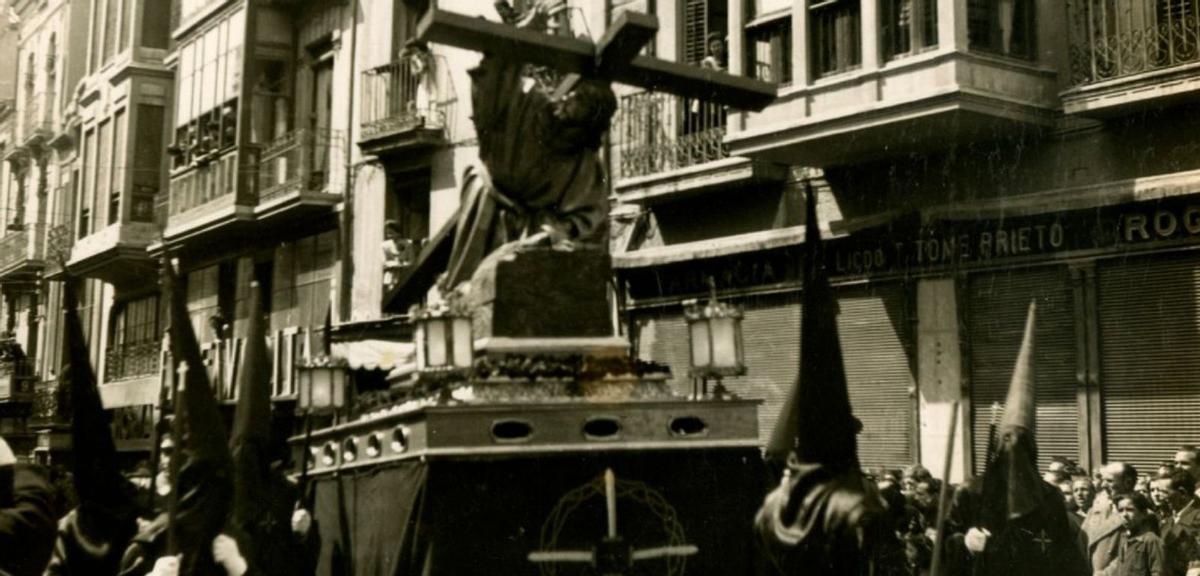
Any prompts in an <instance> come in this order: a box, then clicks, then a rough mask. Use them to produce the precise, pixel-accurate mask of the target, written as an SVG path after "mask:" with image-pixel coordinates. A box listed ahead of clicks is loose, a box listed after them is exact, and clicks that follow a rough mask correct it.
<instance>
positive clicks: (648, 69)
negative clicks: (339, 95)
mask: <svg viewBox="0 0 1200 576" xmlns="http://www.w3.org/2000/svg"><path fill="white" fill-rule="evenodd" d="M657 32H658V19H656V18H655V17H653V16H650V15H647V14H641V13H638V12H624V13H622V14H621V16H619V17H618V18H617V20H616V22H614V23H613V25H612V26H611V27H609V29H608V31H607V32H605V34H604V37H602V38H601V39H600V41H599V42H597V43H595V44H593V43H592V42H589V41H587V40H583V39H579V38H568V37H565V36H554V35H551V34H543V33H540V32H536V31H532V30H525V29H521V28H517V27H515V26H512V25H510V24H503V23H500V22H493V21H490V20H486V19H484V18H475V17H470V16H465V15H463V14H458V13H455V12H450V11H446V10H437V9H431V10H429V12H428V13H426V14H425V16H424V17H423V18H421V22H420V24H419V25H418V26H417V37H418V38H419V39H420V40H421V41H424V42H432V43H437V44H445V45H447V46H454V47H456V48H462V49H465V50H471V51H475V52H493V53H498V54H505V55H506V56H507V57H509V58H512V59H513V60H517V61H520V62H527V63H530V64H538V65H542V66H547V67H550V68H553V69H555V70H558V71H559V72H563V73H565V74H568V75H577V76H587V77H600V78H606V79H608V80H611V81H613V82H619V83H621V84H628V85H631V86H637V87H640V88H646V89H651V90H656V91H660V92H669V93H671V94H676V95H679V96H686V97H691V98H700V99H703V100H705V101H707V102H712V103H714V104H725V105H727V106H730V107H732V108H736V109H738V110H751V111H758V110H762V109H763V108H765V107H766V106H767V104H770V103H771V101H772V100H774V99H775V85H774V84H769V83H767V82H763V81H761V80H756V79H753V78H746V77H744V76H735V75H733V74H728V73H726V72H722V71H720V70H712V69H709V68H701V67H700V66H692V65H689V64H680V63H678V62H670V61H667V60H661V59H659V58H652V57H649V56H641V55H639V54H638V52H639V51H641V49H642V47H644V46H645V45H646V44H648V43H649V42H650V41H651V40H653V39H654V35H655V33H657ZM566 82H568V83H570V82H571V77H570V76H568V79H567V81H566ZM562 91H563V90H561V89H560V92H562Z"/></svg>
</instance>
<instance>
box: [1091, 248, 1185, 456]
mask: <svg viewBox="0 0 1200 576" xmlns="http://www.w3.org/2000/svg"><path fill="white" fill-rule="evenodd" d="M1097 275H1098V277H1099V284H1100V290H1099V304H1100V360H1101V363H1100V369H1101V372H1100V378H1101V387H1102V397H1103V409H1104V456H1105V460H1106V461H1122V462H1129V463H1132V464H1133V465H1135V466H1136V467H1138V468H1139V469H1141V471H1142V472H1152V471H1153V470H1154V469H1155V468H1156V467H1157V464H1158V463H1159V462H1162V461H1163V460H1170V459H1171V457H1172V456H1173V455H1174V453H1175V450H1176V449H1177V448H1178V447H1179V446H1181V445H1183V444H1195V443H1197V442H1200V313H1198V309H1200V266H1198V262H1197V260H1196V257H1195V256H1194V255H1193V256H1187V257H1183V258H1170V259H1158V260H1152V259H1134V260H1119V261H1115V262H1112V263H1111V264H1109V265H1104V266H1100V267H1099V268H1098V270H1097Z"/></svg>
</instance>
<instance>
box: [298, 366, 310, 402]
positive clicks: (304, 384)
mask: <svg viewBox="0 0 1200 576" xmlns="http://www.w3.org/2000/svg"><path fill="white" fill-rule="evenodd" d="M296 384H297V385H298V387H299V389H300V397H299V398H297V399H296V404H297V405H298V406H299V407H300V408H301V409H303V410H308V409H311V408H312V376H311V375H310V374H309V371H308V369H307V368H299V369H297V370H296Z"/></svg>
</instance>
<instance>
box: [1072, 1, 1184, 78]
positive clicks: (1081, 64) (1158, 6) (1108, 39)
mask: <svg viewBox="0 0 1200 576" xmlns="http://www.w3.org/2000/svg"><path fill="white" fill-rule="evenodd" d="M1067 10H1068V15H1069V19H1070V23H1071V51H1070V55H1071V80H1072V84H1074V85H1085V84H1091V83H1095V82H1102V81H1105V80H1112V79H1114V78H1121V77H1125V76H1132V75H1135V74H1141V73H1143V72H1151V71H1154V70H1161V69H1166V68H1172V67H1175V66H1181V65H1184V64H1192V63H1196V62H1200V0H1171V1H1169V2H1166V1H1161V0H1069V1H1068V3H1067Z"/></svg>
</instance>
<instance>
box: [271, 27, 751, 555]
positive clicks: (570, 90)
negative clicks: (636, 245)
mask: <svg viewBox="0 0 1200 576" xmlns="http://www.w3.org/2000/svg"><path fill="white" fill-rule="evenodd" d="M538 16H539V15H537V14H535V15H534V17H533V18H515V19H514V21H511V22H507V23H497V22H491V21H488V20H486V19H482V18H469V17H465V16H462V15H457V14H453V13H449V12H445V11H442V10H437V9H435V10H431V11H430V12H429V13H427V14H426V16H425V18H423V20H422V22H421V25H420V27H419V35H420V37H421V38H422V39H423V40H425V41H428V42H437V43H443V44H449V45H453V46H455V47H458V48H465V49H469V50H476V51H480V52H484V53H489V52H496V51H499V52H502V53H503V54H504V55H505V56H504V58H503V59H498V58H491V59H489V58H488V57H485V58H484V62H483V63H482V64H481V65H480V68H479V69H478V70H477V71H476V72H474V73H473V75H472V76H473V81H474V82H475V83H476V85H477V86H476V89H475V90H474V93H475V94H477V96H476V97H475V99H474V101H473V104H474V107H473V119H474V121H475V123H476V125H477V128H478V126H479V125H481V123H482V125H483V126H486V127H487V131H486V133H482V132H481V137H480V141H481V143H480V150H481V153H480V156H481V160H482V164H483V165H484V166H485V168H479V170H483V171H484V172H485V173H486V174H487V175H489V176H490V177H488V176H485V177H472V176H471V173H470V172H469V173H468V176H467V177H466V178H465V179H464V184H463V186H464V191H463V195H462V197H463V198H464V201H463V206H462V207H461V208H460V216H459V220H458V230H457V232H456V234H455V235H454V249H453V252H452V253H451V256H450V258H449V262H448V263H447V265H446V266H447V268H446V269H447V274H448V277H449V279H450V281H449V282H448V284H447V285H448V286H454V287H455V289H453V290H447V292H448V293H449V296H448V297H446V298H445V299H444V300H443V301H442V302H440V303H438V304H436V305H433V306H431V307H428V308H421V309H416V310H414V311H413V313H412V316H411V319H412V321H413V324H414V325H415V335H416V337H415V349H416V354H415V356H416V361H415V363H414V365H413V366H412V367H411V369H409V370H402V371H398V372H395V373H393V374H392V376H391V378H390V380H391V381H392V382H393V384H392V386H391V387H390V388H389V389H388V391H387V392H388V394H390V395H391V397H389V398H388V400H387V401H385V402H376V404H375V405H374V406H373V407H372V409H370V410H357V412H358V415H357V417H355V418H353V419H350V420H349V421H345V422H338V423H336V424H335V425H332V426H329V427H322V428H319V429H316V430H312V429H309V430H308V431H307V432H306V433H305V434H302V435H299V436H296V437H294V438H292V439H291V445H292V450H293V456H294V459H293V461H294V462H296V463H298V464H299V465H300V470H298V471H297V476H298V477H299V478H300V479H301V481H302V483H303V484H305V485H311V487H312V488H311V493H312V495H313V496H312V497H311V502H312V503H311V505H312V509H313V513H314V517H315V519H316V521H317V525H318V527H319V530H320V536H321V540H322V550H321V556H320V561H319V570H318V573H319V574H455V575H465V574H489V575H492V574H585V573H586V574H614V575H615V574H671V575H680V574H685V573H687V574H735V573H746V572H748V571H752V570H753V566H754V565H755V563H756V560H755V558H756V554H755V551H754V544H753V542H752V538H751V534H752V532H751V530H750V526H751V523H752V520H753V517H754V513H755V511H756V510H757V508H758V506H759V505H760V504H761V502H762V496H763V494H765V492H766V490H767V488H768V486H767V485H766V476H765V474H764V473H763V465H762V458H761V453H760V448H759V439H758V418H757V407H758V406H757V404H758V403H757V401H750V400H742V399H737V398H735V397H732V396H731V395H729V394H728V393H727V392H726V391H725V390H724V389H723V387H722V386H721V385H720V379H721V378H722V377H726V376H733V375H738V374H741V373H743V372H744V366H743V363H742V353H741V337H740V322H741V317H740V312H739V311H738V310H737V309H736V308H733V307H729V306H726V305H723V304H721V303H718V302H716V300H715V296H714V298H713V300H711V301H708V302H696V303H693V304H692V305H691V307H690V308H689V314H688V319H689V324H690V330H689V333H690V335H691V339H690V345H691V349H692V355H691V358H692V362H691V364H692V365H691V366H690V367H689V368H688V369H689V374H690V376H691V377H692V379H693V382H695V386H694V389H693V390H691V391H679V390H676V389H674V388H673V387H672V386H671V385H670V383H669V374H670V370H671V369H676V370H679V369H681V368H683V367H678V366H675V367H667V366H662V365H658V364H654V363H650V362H643V361H640V360H638V359H636V358H635V357H634V356H633V355H632V354H631V351H630V343H629V341H628V340H627V339H626V338H624V337H620V336H617V335H616V334H615V331H614V327H613V325H614V322H613V315H612V311H611V306H610V302H609V293H608V288H607V287H608V286H609V284H610V283H611V281H612V271H611V262H610V259H609V256H608V255H607V253H606V252H604V251H603V250H600V249H595V248H591V247H589V240H599V242H593V243H592V244H591V245H592V246H594V245H595V244H597V243H600V244H602V243H604V242H606V241H607V239H606V238H605V237H604V235H603V234H604V232H603V231H604V227H603V226H598V228H599V232H598V233H597V235H598V236H599V238H596V237H590V238H589V237H588V236H587V233H585V232H579V230H580V228H581V227H580V226H578V225H574V224H573V225H572V226H570V227H564V229H568V228H569V230H572V231H574V236H572V235H571V234H556V233H555V232H556V231H555V230H550V231H549V233H548V234H547V233H543V234H540V235H539V234H534V235H533V239H531V238H530V233H531V232H538V231H539V230H538V229H537V228H536V227H535V226H536V225H537V224H538V223H539V222H540V221H541V220H539V222H534V220H535V218H532V217H530V216H529V215H530V214H537V215H539V216H541V215H542V214H548V215H549V219H550V221H551V223H552V224H553V222H554V221H555V219H557V220H558V221H567V220H568V219H569V218H571V217H573V216H572V215H571V214H566V213H563V212H561V210H562V204H564V203H567V201H565V200H563V201H558V203H557V204H550V205H542V204H539V202H542V200H543V198H542V196H554V197H556V198H560V199H561V198H567V197H569V198H570V199H571V200H570V204H572V205H573V206H585V207H588V206H590V207H594V208H595V214H599V215H600V218H599V219H598V221H599V222H600V223H602V222H603V220H604V219H605V218H606V217H607V202H608V199H607V190H606V189H605V187H604V186H603V179H602V177H601V178H575V179H571V178H566V179H557V178H553V177H551V176H553V172H554V171H555V170H557V169H560V168H562V169H564V170H565V172H566V173H570V174H576V175H578V174H596V175H599V174H600V172H599V171H598V170H599V169H598V168H597V167H598V166H599V163H598V161H597V160H596V151H595V146H594V145H584V146H575V145H576V144H578V143H577V142H570V141H567V142H556V143H555V145H556V146H558V147H557V148H555V150H554V151H553V152H554V158H553V159H552V160H550V161H547V162H544V163H543V164H542V165H539V166H540V167H539V169H538V170H529V169H528V168H529V167H528V166H527V165H520V163H521V162H529V161H530V160H529V159H530V158H544V157H546V156H547V155H550V151H542V150H537V149H530V150H525V149H521V150H513V149H512V148H511V147H514V146H515V147H536V146H538V145H539V142H538V141H537V139H536V138H530V137H529V134H530V132H529V130H531V129H532V130H536V129H538V128H542V127H544V126H542V125H534V126H526V125H523V124H515V123H514V122H516V121H519V120H521V119H529V118H538V117H539V115H547V116H544V117H543V118H542V120H544V121H547V122H556V121H562V120H564V119H563V118H561V117H560V113H562V112H563V109H560V108H553V107H552V106H551V105H550V104H549V103H550V102H552V101H554V102H557V101H561V99H563V98H565V99H571V98H576V99H577V100H576V101H577V102H578V106H581V107H587V106H592V105H600V106H603V100H605V98H604V92H606V91H607V92H608V93H609V96H611V88H609V86H610V84H611V83H612V82H622V83H626V84H634V85H639V86H650V85H653V86H656V87H657V88H658V89H660V90H666V91H674V92H679V93H682V94H701V93H702V94H704V95H705V96H706V97H707V98H709V99H712V100H715V101H720V102H722V103H725V104H733V103H736V104H738V105H739V106H740V107H742V108H751V109H756V108H761V107H762V106H764V105H765V104H766V103H767V102H769V100H770V99H771V98H772V97H773V94H774V89H773V87H771V86H768V85H765V84H763V83H761V82H758V81H755V80H752V79H748V78H740V77H733V76H729V75H727V74H724V73H722V72H719V71H714V70H704V69H700V68H696V67H692V66H685V65H681V64H676V63H672V62H665V61H661V60H657V59H654V58H648V57H645V56H639V55H638V53H639V51H640V50H641V48H642V47H643V46H644V45H645V43H646V42H647V41H649V40H650V39H651V38H653V36H654V33H655V31H656V30H657V22H656V21H655V20H654V18H652V17H650V16H646V15H642V14H634V13H626V14H624V15H623V16H622V17H621V18H620V19H618V20H617V21H616V22H615V23H614V24H613V26H612V27H611V28H610V29H609V30H608V32H607V33H606V34H605V36H604V37H603V38H602V39H601V40H600V41H598V42H597V43H595V44H593V43H592V42H590V41H588V40H585V39H581V38H574V37H566V36H562V35H552V34H550V33H547V31H546V29H545V28H546V27H543V29H540V30H539V29H534V28H536V27H523V26H519V25H516V24H514V22H515V21H516V20H520V21H522V22H537V20H538ZM541 16H548V17H549V16H551V15H541ZM549 28H551V29H552V28H554V27H552V26H551V27H549ZM527 65H537V66H542V67H545V68H546V69H548V70H552V71H553V72H554V73H556V74H558V75H560V76H558V78H559V79H560V83H559V84H558V85H557V86H545V87H543V88H544V89H545V95H539V94H538V92H537V90H538V89H535V90H532V91H530V90H526V89H524V88H522V84H521V82H520V81H519V78H518V76H517V73H518V72H522V73H523V68H522V67H523V66H527ZM542 76H543V77H544V76H545V75H544V74H543V75H542ZM549 94H556V96H554V98H556V100H550V99H549V98H550V96H549ZM557 95H563V96H557ZM597 103H599V104H597ZM512 110H527V111H528V113H527V114H515V113H512V112H511V111H512ZM570 112H571V109H568V110H567V112H566V113H567V114H569V113H570ZM549 114H554V116H553V117H551V116H548V115H549ZM608 114H609V115H611V111H609V112H608ZM589 118H590V117H589ZM566 120H571V119H570V118H567V119H566ZM525 121H527V120H525ZM602 124H603V125H599V124H593V125H587V126H585V128H586V129H588V130H593V131H597V130H598V131H599V132H600V133H602V132H603V131H604V130H606V129H607V127H608V118H604V119H603V123H602ZM574 126H575V129H578V125H574ZM563 132H564V131H553V132H552V134H559V133H563ZM565 132H566V133H568V134H570V131H565ZM592 135H594V136H598V134H592ZM564 145H565V146H566V147H567V148H566V149H569V150H570V153H564V152H563V150H564V149H565V148H564ZM571 146H575V147H573V148H572V147H571ZM555 162H558V163H561V164H562V166H559V165H557V164H555ZM589 170H590V171H592V172H589ZM546 172H550V173H551V174H549V175H548V176H547V175H546V174H544V173H546ZM493 182H495V185H493ZM564 182H565V183H564ZM546 186H558V188H546ZM543 192H545V194H542V193H543ZM538 194H541V196H538ZM556 210H560V212H555V211H556ZM506 213H507V215H505V214H506ZM497 215H499V216H497ZM513 221H522V222H523V223H522V224H520V225H519V227H518V228H523V229H518V228H514V229H511V230H503V231H502V232H501V233H500V236H502V237H506V238H525V240H522V241H518V242H510V243H507V244H503V245H502V246H495V245H492V244H491V243H492V241H493V240H492V239H493V238H495V237H496V232H495V230H496V229H497V228H501V229H503V228H504V227H506V226H512V224H511V222H513ZM596 223H597V222H596V220H593V222H592V224H596ZM531 228H532V230H531ZM541 228H542V231H543V232H544V231H545V229H546V228H547V226H545V225H542V227H541ZM558 232H562V230H559V231H558ZM564 235H565V241H564V238H563V236H564ZM539 236H540V238H539ZM303 368H304V369H303V370H302V378H301V383H300V394H299V406H300V407H301V409H302V410H305V411H310V410H314V409H321V408H334V409H336V408H337V407H339V406H343V405H345V404H346V402H347V396H348V395H347V392H346V387H345V372H344V370H341V369H340V368H339V367H338V366H336V363H335V362H331V363H330V364H328V365H310V366H305V367H303ZM709 381H714V383H715V386H714V387H713V389H712V390H709V389H708V382H709ZM688 392H690V394H689V393H688ZM309 421H310V422H311V420H309Z"/></svg>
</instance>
